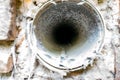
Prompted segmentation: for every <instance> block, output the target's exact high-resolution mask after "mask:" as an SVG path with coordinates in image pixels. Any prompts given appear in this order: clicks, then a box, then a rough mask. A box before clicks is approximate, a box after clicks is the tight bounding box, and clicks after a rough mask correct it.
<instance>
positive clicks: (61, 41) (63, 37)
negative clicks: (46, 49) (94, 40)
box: [52, 21, 78, 46]
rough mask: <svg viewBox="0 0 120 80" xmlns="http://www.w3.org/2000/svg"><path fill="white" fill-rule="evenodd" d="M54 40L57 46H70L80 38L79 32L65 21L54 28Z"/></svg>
mask: <svg viewBox="0 0 120 80" xmlns="http://www.w3.org/2000/svg"><path fill="white" fill-rule="evenodd" d="M52 38H53V40H54V42H55V43H56V44H57V45H60V46H68V45H70V44H72V43H74V42H75V40H76V39H77V38H78V30H77V28H75V25H74V24H73V23H70V22H68V21H65V22H64V21H63V22H61V23H59V24H57V25H56V26H55V27H54V29H53V31H52Z"/></svg>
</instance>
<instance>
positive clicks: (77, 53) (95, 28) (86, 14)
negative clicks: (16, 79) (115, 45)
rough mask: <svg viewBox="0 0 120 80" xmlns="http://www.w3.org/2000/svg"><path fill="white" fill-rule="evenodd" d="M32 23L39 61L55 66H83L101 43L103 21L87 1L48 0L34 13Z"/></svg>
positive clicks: (63, 67) (93, 57)
mask: <svg viewBox="0 0 120 80" xmlns="http://www.w3.org/2000/svg"><path fill="white" fill-rule="evenodd" d="M33 25H34V27H35V28H34V32H33V33H32V34H33V39H32V41H31V43H33V45H34V47H35V50H36V53H38V54H39V57H40V59H41V61H42V62H43V63H44V64H45V65H47V66H49V67H51V66H52V68H53V67H54V68H55V69H56V68H57V69H61V70H68V69H70V70H72V69H78V68H81V67H82V68H84V67H86V66H87V65H89V64H91V62H92V61H93V59H95V58H96V55H97V54H96V52H98V51H99V50H100V48H101V46H102V43H103V38H104V23H103V20H102V18H101V16H100V14H99V12H98V11H97V10H96V8H95V7H94V6H92V5H91V4H90V3H89V2H81V3H79V4H78V3H77V2H75V1H65V2H64V1H63V2H61V1H58V2H56V4H53V3H51V2H48V3H47V4H45V5H44V6H42V8H41V9H40V10H39V12H38V13H37V15H36V17H35V19H34V22H33ZM34 40H35V42H34ZM36 41H37V42H36ZM33 49H34V48H33ZM58 53H60V54H58ZM89 59H91V60H90V61H91V62H90V61H89ZM64 62H65V63H64ZM61 64H62V67H61V66H60V65H61Z"/></svg>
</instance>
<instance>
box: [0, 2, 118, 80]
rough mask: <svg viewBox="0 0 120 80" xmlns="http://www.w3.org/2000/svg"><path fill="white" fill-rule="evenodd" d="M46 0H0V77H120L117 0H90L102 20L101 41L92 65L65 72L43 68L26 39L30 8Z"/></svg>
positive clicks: (50, 79) (62, 79)
mask: <svg viewBox="0 0 120 80" xmlns="http://www.w3.org/2000/svg"><path fill="white" fill-rule="evenodd" d="M47 1H48V0H0V4H1V5H2V6H0V8H1V10H0V13H1V15H0V22H1V24H0V73H1V74H0V75H1V77H0V80H114V79H115V80H120V76H119V73H120V69H119V67H120V65H119V64H120V55H119V52H120V19H119V16H120V12H119V9H120V8H119V3H120V1H119V0H91V1H90V2H91V3H92V4H93V5H94V6H95V7H96V8H97V9H98V10H99V11H100V13H101V15H102V17H103V19H104V22H105V26H106V29H105V39H104V45H103V48H102V50H101V52H100V53H99V54H100V55H99V57H98V58H97V59H96V60H95V61H94V63H93V64H92V65H90V66H88V67H86V69H82V70H78V71H73V72H69V73H67V75H65V76H63V75H61V74H60V73H57V72H54V71H52V70H49V69H48V68H46V67H45V66H44V65H43V64H42V63H41V61H39V59H38V58H37V57H36V55H35V54H33V53H32V52H31V50H30V47H29V42H28V41H27V39H26V38H27V36H28V35H26V34H27V33H26V28H27V27H26V26H27V22H29V21H30V20H32V19H34V15H32V14H31V12H32V13H36V12H37V11H38V9H39V8H40V7H41V5H42V4H44V3H46V2H47ZM15 19H16V22H15ZM17 34H18V36H17V37H16V35H17Z"/></svg>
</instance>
